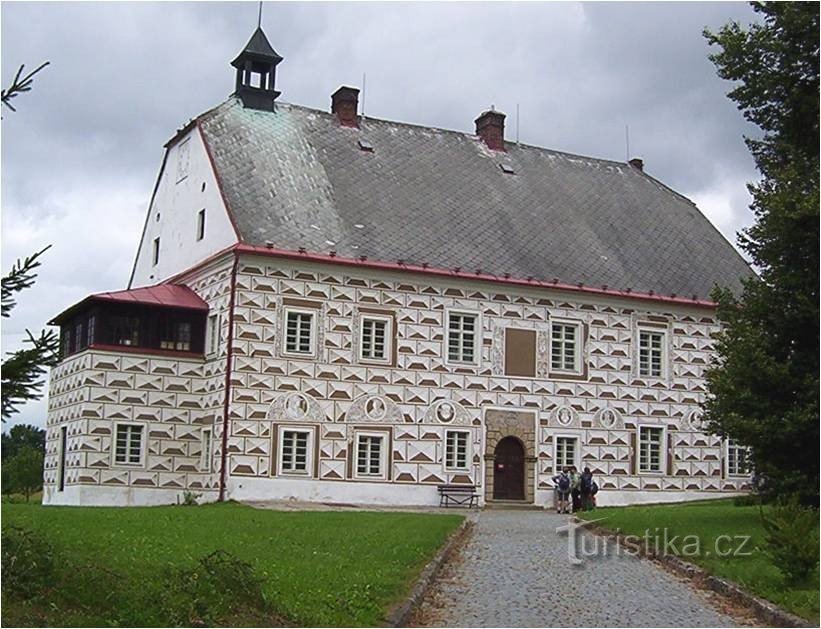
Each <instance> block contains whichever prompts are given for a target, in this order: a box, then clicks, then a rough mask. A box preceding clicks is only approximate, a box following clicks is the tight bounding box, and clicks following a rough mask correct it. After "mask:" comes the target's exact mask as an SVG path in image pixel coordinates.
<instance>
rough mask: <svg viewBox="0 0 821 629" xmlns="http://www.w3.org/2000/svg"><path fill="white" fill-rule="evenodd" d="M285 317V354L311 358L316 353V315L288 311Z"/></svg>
mask: <svg viewBox="0 0 821 629" xmlns="http://www.w3.org/2000/svg"><path fill="white" fill-rule="evenodd" d="M286 312H287V314H286V316H285V320H286V323H285V353H286V354H302V355H306V356H310V355H312V354H313V353H314V331H313V327H314V325H313V324H314V313H313V312H306V311H304V310H288V311H286Z"/></svg>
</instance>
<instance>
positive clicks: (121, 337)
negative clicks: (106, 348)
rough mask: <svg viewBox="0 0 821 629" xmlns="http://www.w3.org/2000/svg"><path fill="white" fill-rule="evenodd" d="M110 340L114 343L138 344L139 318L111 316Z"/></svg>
mask: <svg viewBox="0 0 821 629" xmlns="http://www.w3.org/2000/svg"><path fill="white" fill-rule="evenodd" d="M108 325H109V327H110V329H111V336H110V338H111V340H112V343H114V344H115V345H139V344H140V320H139V318H137V317H125V316H112V317H110V318H109V324H108Z"/></svg>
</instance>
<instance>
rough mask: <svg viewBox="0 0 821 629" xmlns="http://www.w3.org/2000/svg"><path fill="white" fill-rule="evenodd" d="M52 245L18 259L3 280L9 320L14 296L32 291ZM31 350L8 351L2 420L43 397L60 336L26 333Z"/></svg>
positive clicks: (45, 332)
mask: <svg viewBox="0 0 821 629" xmlns="http://www.w3.org/2000/svg"><path fill="white" fill-rule="evenodd" d="M49 247H51V245H49V246H48V247H46V248H45V249H42V250H41V251H38V252H37V253H35V254H34V255H31V256H29V257H27V258H25V259H24V260H22V261H21V260H17V262H15V263H14V266H12V268H11V271H9V273H8V274H7V275H5V276H3V279H2V289H1V292H2V316H3V317H4V318H5V317H8V316H9V315H10V314H11V311H12V309H13V308H14V306H15V305H16V301H15V298H14V297H15V295H16V294H17V293H19V292H20V291H22V290H24V289H26V288H30V287H31V286H32V285H33V284H34V281H35V280H36V279H37V273H36V269H37V268H38V267H39V266H40V256H41V255H42V254H43V253H45V252H46V251H47V250H48V249H49ZM26 335H27V337H28V338H27V339H26V340H25V343H27V344H28V347H26V348H24V349H21V350H18V351H16V352H9V353H8V358H6V360H4V361H3V365H2V419H3V421H6V419H8V418H9V417H10V416H11V415H13V414H14V413H16V412H17V411H18V410H19V409H18V406H19V405H20V404H23V403H25V402H27V401H29V400H37V399H40V397H41V396H42V392H41V389H42V387H43V375H44V374H45V372H46V368H47V367H52V366H54V365H55V364H57V361H58V360H59V345H60V341H59V336H58V334H57V332H55V331H54V330H42V331H40V333H39V335H38V336H35V335H34V334H32V333H31V331H29V330H26Z"/></svg>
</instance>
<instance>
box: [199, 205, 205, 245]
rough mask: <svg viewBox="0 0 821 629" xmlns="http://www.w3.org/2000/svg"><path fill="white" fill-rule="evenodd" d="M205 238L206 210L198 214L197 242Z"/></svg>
mask: <svg viewBox="0 0 821 629" xmlns="http://www.w3.org/2000/svg"><path fill="white" fill-rule="evenodd" d="M203 238H205V210H204V209H203V210H200V211H199V212H197V240H202V239H203Z"/></svg>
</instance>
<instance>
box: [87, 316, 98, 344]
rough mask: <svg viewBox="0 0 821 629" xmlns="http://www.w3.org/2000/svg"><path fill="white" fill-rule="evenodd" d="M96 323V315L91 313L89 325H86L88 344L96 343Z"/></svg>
mask: <svg viewBox="0 0 821 629" xmlns="http://www.w3.org/2000/svg"><path fill="white" fill-rule="evenodd" d="M96 323H97V321H96V317H95V316H94V315H90V316H89V317H88V325H87V326H86V344H88V345H94V326H95V325H96Z"/></svg>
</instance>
